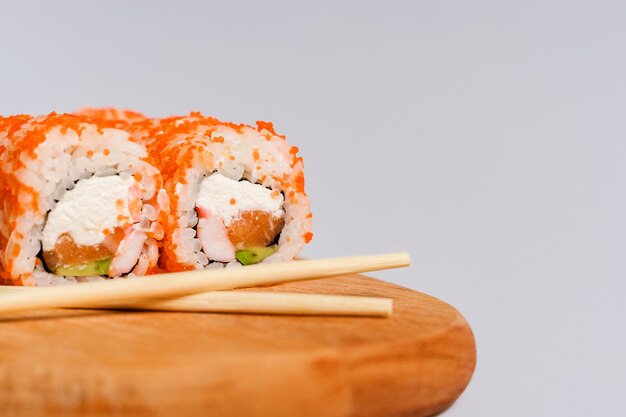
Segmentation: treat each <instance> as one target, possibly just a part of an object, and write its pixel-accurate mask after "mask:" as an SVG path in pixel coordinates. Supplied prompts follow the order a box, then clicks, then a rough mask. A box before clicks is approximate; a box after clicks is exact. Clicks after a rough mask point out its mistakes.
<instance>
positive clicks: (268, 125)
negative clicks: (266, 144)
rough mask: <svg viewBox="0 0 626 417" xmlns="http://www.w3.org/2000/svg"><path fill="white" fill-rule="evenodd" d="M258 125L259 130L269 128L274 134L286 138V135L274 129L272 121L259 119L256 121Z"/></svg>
mask: <svg viewBox="0 0 626 417" xmlns="http://www.w3.org/2000/svg"><path fill="white" fill-rule="evenodd" d="M256 126H257V130H258V131H259V132H260V131H262V130H267V131H268V132H270V133H271V134H272V135H274V136H277V137H279V138H281V139H285V138H286V136H285V135H279V134H278V133H276V131H275V130H274V124H273V123H272V122H264V121H263V120H258V121H257V122H256ZM268 140H269V139H268Z"/></svg>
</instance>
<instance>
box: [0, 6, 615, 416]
mask: <svg viewBox="0 0 626 417" xmlns="http://www.w3.org/2000/svg"><path fill="white" fill-rule="evenodd" d="M15 3H18V2H15ZM0 15H1V16H2V19H1V24H0V46H1V49H0V97H1V99H0V114H11V113H18V112H28V113H44V112H49V111H51V110H56V111H71V110H74V109H76V108H79V107H81V106H86V105H90V106H101V105H102V106H121V107H129V108H134V109H137V110H140V111H143V112H145V113H147V114H150V115H155V116H158V115H168V114H175V113H178V114H180V113H186V112H188V111H190V110H200V111H203V112H206V113H209V114H213V115H215V116H218V117H220V118H223V119H227V120H234V121H245V122H254V121H255V120H258V119H264V120H272V121H274V122H275V125H276V127H277V129H278V130H279V132H284V133H286V134H287V135H288V139H289V140H290V141H291V142H293V144H295V145H297V146H299V147H300V149H301V151H302V154H303V155H304V158H305V164H306V174H307V178H308V182H307V187H308V191H309V192H310V196H311V199H312V201H313V208H314V214H315V217H314V220H315V239H314V241H313V242H312V243H311V245H310V247H309V248H307V249H306V251H305V253H304V255H306V256H314V257H321V256H340V255H352V254H367V253H376V252H392V251H404V250H406V251H409V252H410V253H411V255H412V257H413V261H414V265H413V266H412V267H411V268H410V269H408V270H402V271H393V272H386V273H381V274H377V275H378V276H380V277H382V278H385V279H387V280H390V281H394V282H397V283H400V284H403V285H406V286H409V287H411V288H414V289H417V290H420V291H423V292H427V293H430V294H433V295H435V296H437V297H440V298H442V299H444V300H446V301H448V302H450V303H451V304H453V305H455V306H456V307H458V308H459V309H460V310H461V311H462V312H463V313H464V315H465V316H466V318H467V319H468V320H469V322H470V323H471V325H472V326H473V329H474V331H475V334H476V338H477V343H478V353H479V362H478V367H477V369H476V374H475V376H474V379H473V381H472V382H471V384H470V386H469V387H468V389H467V391H466V392H465V394H464V395H463V397H462V398H461V399H460V400H459V401H458V403H457V404H456V405H455V406H454V407H453V408H452V409H451V410H449V411H448V412H447V413H446V416H448V415H449V416H469V415H483V416H486V415H488V416H502V415H507V416H526V415H537V416H548V415H570V416H572V415H576V416H588V415H600V414H601V415H606V416H608V415H616V416H617V415H623V413H624V411H623V406H622V398H621V396H622V395H623V393H624V388H625V386H626V365H625V361H624V359H623V357H622V354H623V353H624V352H625V348H626V343H625V335H624V321H623V318H624V316H625V314H624V313H625V309H624V307H623V305H622V298H623V293H624V289H625V285H624V269H625V268H624V266H625V265H624V256H623V254H624V253H625V251H626V240H625V235H626V234H625V232H626V230H625V226H626V224H625V222H624V213H625V209H626V199H625V198H624V190H625V187H624V186H625V184H624V182H625V181H624V180H625V178H626V172H625V171H626V168H625V167H626V165H625V164H624V161H626V140H625V139H626V138H625V134H626V118H625V117H624V108H625V104H626V95H625V93H626V82H625V75H626V59H625V54H624V53H625V47H626V28H625V18H626V5H625V4H624V3H623V2H614V3H610V2H603V1H589V2H582V1H561V2H559V1H518V2H512V1H508V2H503V1H482V2H474V1H422V2H417V1H414V2H393V3H391V2H389V3H388V4H386V3H385V2H378V3H372V2H331V3H318V2H309V3H304V2H289V1H284V2H270V1H265V2H256V3H255V2H249V3H238V4H234V3H233V4H229V3H227V2H224V3H212V4H201V3H184V2H162V3H158V2H116V1H107V2H99V3H96V2H65V1H63V2H54V4H53V2H49V3H44V2H41V3H40V4H35V3H29V2H20V3H19V5H17V4H8V3H1V9H0Z"/></svg>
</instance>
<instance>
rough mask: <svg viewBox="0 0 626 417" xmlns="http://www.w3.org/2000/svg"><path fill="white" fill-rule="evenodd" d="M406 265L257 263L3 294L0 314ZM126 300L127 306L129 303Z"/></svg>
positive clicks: (379, 258)
mask: <svg viewBox="0 0 626 417" xmlns="http://www.w3.org/2000/svg"><path fill="white" fill-rule="evenodd" d="M409 264H410V257H409V255H408V254H407V253H393V254H384V255H369V256H353V257H348V258H331V259H316V260H306V261H292V262H284V263H277V264H260V265H254V266H247V267H242V268H224V269H219V270H206V271H189V272H177V273H168V274H160V275H152V276H149V277H141V278H134V279H116V280H109V281H102V282H90V283H83V284H80V285H65V286H60V287H48V288H39V289H37V291H36V292H35V291H32V292H28V293H26V292H24V291H21V292H16V293H15V294H6V295H5V296H3V297H2V301H1V302H0V313H18V312H24V311H32V310H38V309H44V308H63V307H78V308H93V307H96V308H102V307H115V306H123V305H124V304H133V302H137V301H143V300H150V299H153V300H154V299H163V298H176V297H181V296H185V295H190V294H197V293H199V292H205V291H216V290H228V289H234V288H245V287H256V286H262V285H273V284H280V283H284V282H292V281H303V280H310V279H316V278H324V277H330V276H336V275H342V274H349V273H356V272H368V271H378V270H382V269H391V268H400V267H404V266H408V265H409ZM129 302H131V303H129Z"/></svg>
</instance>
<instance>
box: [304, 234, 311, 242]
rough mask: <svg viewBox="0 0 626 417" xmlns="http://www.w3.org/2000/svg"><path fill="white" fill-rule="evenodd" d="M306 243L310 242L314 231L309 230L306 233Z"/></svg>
mask: <svg viewBox="0 0 626 417" xmlns="http://www.w3.org/2000/svg"><path fill="white" fill-rule="evenodd" d="M303 237H304V243H309V242H310V241H311V239H313V233H311V232H307V233H305V234H304V236H303Z"/></svg>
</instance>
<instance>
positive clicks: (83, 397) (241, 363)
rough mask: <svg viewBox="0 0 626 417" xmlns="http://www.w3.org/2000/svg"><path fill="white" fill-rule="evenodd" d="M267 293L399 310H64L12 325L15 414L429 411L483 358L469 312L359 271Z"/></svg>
mask: <svg viewBox="0 0 626 417" xmlns="http://www.w3.org/2000/svg"><path fill="white" fill-rule="evenodd" d="M261 290H262V291H293V292H310V293H325V294H352V295H370V296H383V297H391V298H393V299H394V314H393V316H392V317H391V318H387V319H385V318H347V317H304V316H268V315H230V314H207V313H200V314H195V313H161V312H142V313H137V312H105V311H95V310H89V311H88V310H81V311H77V310H55V311H46V312H40V313H37V314H29V315H28V316H26V315H20V316H12V317H8V318H3V319H0V409H1V410H2V413H3V415H7V416H9V415H10V416H33V415H45V416H63V417H69V416H77V415H89V416H105V415H106V416H111V415H114V416H124V417H130V416H164V417H170V416H177V417H179V416H196V415H197V416H200V415H202V416H220V417H231V416H232V417H235V416H246V417H254V416H263V417H265V416H267V417H280V416H285V417H294V416H298V417H307V416H311V417H330V416H337V417H347V416H371V417H375V416H381V417H382V416H385V417H393V416H426V415H432V414H435V413H437V412H440V411H442V410H444V409H446V408H447V407H449V406H450V405H451V404H452V403H453V402H454V400H456V398H457V397H458V396H459V395H460V394H461V393H462V392H463V390H464V388H465V387H466V385H467V384H468V382H469V380H470V378H471V376H472V373H473V371H474V366H475V363H476V350H475V344H474V337H473V335H472V332H471V330H470V328H469V326H468V325H467V323H466V321H465V320H464V319H463V317H462V316H461V314H460V313H459V312H458V311H456V310H455V309H454V308H453V307H451V306H449V305H448V304H445V303H443V302H442V301H439V300H437V299H435V298H433V297H430V296H427V295H424V294H421V293H418V292H414V291H411V290H408V289H406V288H402V287H398V286H396V285H393V284H389V283H386V282H382V281H379V280H375V279H373V278H368V277H364V276H362V275H349V276H343V277H338V278H330V279H324V280H317V281H309V282H302V283H294V284H285V285H280V286H276V287H271V288H264V289H261Z"/></svg>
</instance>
